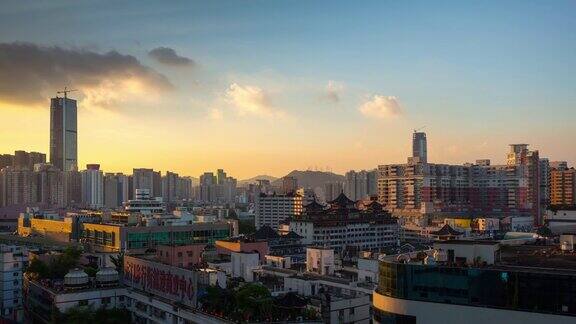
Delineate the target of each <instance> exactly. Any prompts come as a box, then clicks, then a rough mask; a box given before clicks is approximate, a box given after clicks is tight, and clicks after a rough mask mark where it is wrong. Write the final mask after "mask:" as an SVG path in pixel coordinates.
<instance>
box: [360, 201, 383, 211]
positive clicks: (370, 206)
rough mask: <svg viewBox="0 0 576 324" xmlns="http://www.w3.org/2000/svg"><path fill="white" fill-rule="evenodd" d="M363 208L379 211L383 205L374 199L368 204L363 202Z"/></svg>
mask: <svg viewBox="0 0 576 324" xmlns="http://www.w3.org/2000/svg"><path fill="white" fill-rule="evenodd" d="M364 208H366V210H369V211H381V210H382V208H383V206H382V204H380V203H379V202H377V201H376V200H372V201H371V202H370V203H369V204H365V205H364Z"/></svg>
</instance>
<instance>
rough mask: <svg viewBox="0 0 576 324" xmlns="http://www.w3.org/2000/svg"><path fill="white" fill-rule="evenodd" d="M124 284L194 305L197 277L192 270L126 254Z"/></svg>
mask: <svg viewBox="0 0 576 324" xmlns="http://www.w3.org/2000/svg"><path fill="white" fill-rule="evenodd" d="M124 284H126V285H127V286H130V287H132V288H135V289H138V290H142V291H145V292H148V293H151V294H154V295H157V296H159V297H163V298H166V299H169V300H172V301H175V302H180V303H182V304H184V305H187V306H190V307H196V288H197V277H196V273H195V272H194V271H190V270H186V269H183V268H178V267H173V266H170V265H166V264H162V263H158V262H154V261H149V260H145V259H140V258H135V257H131V256H127V255H126V256H124Z"/></svg>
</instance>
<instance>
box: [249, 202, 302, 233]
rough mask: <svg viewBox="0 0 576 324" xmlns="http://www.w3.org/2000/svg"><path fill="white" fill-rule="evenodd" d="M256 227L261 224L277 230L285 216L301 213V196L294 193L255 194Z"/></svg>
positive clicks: (294, 215)
mask: <svg viewBox="0 0 576 324" xmlns="http://www.w3.org/2000/svg"><path fill="white" fill-rule="evenodd" d="M255 207H256V214H255V225H256V229H259V228H260V227H262V226H270V227H272V228H273V229H275V230H277V229H278V225H280V223H281V222H282V221H284V220H285V219H286V218H293V217H297V216H299V215H300V214H301V213H302V196H300V195H297V194H295V193H292V194H288V195H275V194H272V195H267V194H264V193H262V194H259V195H257V196H256V202H255Z"/></svg>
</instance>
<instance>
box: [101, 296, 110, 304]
mask: <svg viewBox="0 0 576 324" xmlns="http://www.w3.org/2000/svg"><path fill="white" fill-rule="evenodd" d="M111 300H112V299H111V298H110V297H104V298H102V304H104V305H108V304H110V301H111Z"/></svg>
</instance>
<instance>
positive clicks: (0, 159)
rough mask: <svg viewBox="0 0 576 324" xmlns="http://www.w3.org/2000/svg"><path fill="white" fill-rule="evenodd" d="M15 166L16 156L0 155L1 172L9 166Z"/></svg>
mask: <svg viewBox="0 0 576 324" xmlns="http://www.w3.org/2000/svg"><path fill="white" fill-rule="evenodd" d="M13 164H14V155H12V154H0V170H2V169H3V168H5V167H7V166H12V165H13Z"/></svg>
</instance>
